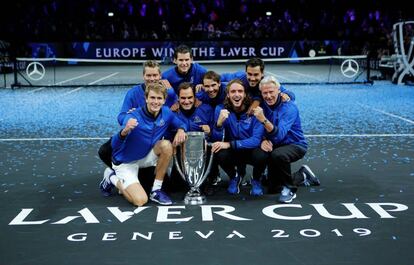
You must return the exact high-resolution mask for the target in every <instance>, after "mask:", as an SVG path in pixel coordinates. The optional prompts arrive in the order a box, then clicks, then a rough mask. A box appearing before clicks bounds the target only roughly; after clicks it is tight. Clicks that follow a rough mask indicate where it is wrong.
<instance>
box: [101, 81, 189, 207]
mask: <svg viewBox="0 0 414 265" xmlns="http://www.w3.org/2000/svg"><path fill="white" fill-rule="evenodd" d="M166 96H167V92H166V88H165V87H164V86H163V85H162V84H161V83H151V84H149V85H148V86H147V88H146V91H145V98H146V106H145V107H142V108H137V109H136V110H134V111H133V112H131V113H129V114H127V116H126V117H125V119H124V122H123V129H122V130H121V131H120V132H119V133H116V134H115V135H114V136H113V137H112V148H113V152H112V164H113V169H114V171H115V172H114V173H113V174H111V175H106V176H104V178H103V179H102V181H101V183H100V188H101V191H102V193H103V195H105V196H109V195H111V192H112V188H113V187H114V186H116V187H117V188H118V189H119V191H120V192H121V193H122V194H123V196H124V197H125V198H126V199H127V200H128V201H129V202H131V203H132V204H134V205H136V206H142V205H144V204H145V203H147V201H148V196H147V193H146V192H145V190H144V188H143V186H142V185H141V184H140V182H139V180H138V177H137V176H138V171H139V168H145V167H150V166H156V168H155V180H154V184H153V187H152V190H151V192H150V199H151V200H152V201H155V202H157V203H159V204H162V205H169V204H172V201H171V199H170V198H169V197H168V195H167V194H165V193H164V192H163V191H162V190H161V186H162V183H163V180H164V176H165V173H166V171H167V168H168V165H169V163H170V160H171V158H172V153H173V148H172V145H171V142H170V141H168V140H161V139H162V137H163V136H164V134H165V132H166V131H167V130H169V129H171V128H174V129H176V130H177V133H176V134H175V137H174V140H173V145H178V144H181V143H183V142H184V141H185V139H186V133H185V131H187V126H186V125H185V124H184V123H183V122H181V121H180V120H179V119H178V118H177V117H176V116H175V115H174V114H173V113H172V112H171V110H170V109H169V108H167V107H165V106H163V104H164V103H165V99H166Z"/></svg>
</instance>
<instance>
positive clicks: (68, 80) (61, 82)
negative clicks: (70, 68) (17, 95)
mask: <svg viewBox="0 0 414 265" xmlns="http://www.w3.org/2000/svg"><path fill="white" fill-rule="evenodd" d="M92 74H94V72H90V73H86V74H83V75H79V76H75V77H72V78H69V79H66V80H63V81H60V82H57V83H56V85H61V84H64V83H67V82H70V81H72V80H76V79H79V78H83V77H85V76H88V75H92ZM47 87H53V85H51V86H47ZM45 88H46V87H45V86H44V87H39V88H37V89H33V90H30V91H29V92H37V91H40V90H42V89H45Z"/></svg>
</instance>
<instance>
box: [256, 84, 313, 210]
mask: <svg viewBox="0 0 414 265" xmlns="http://www.w3.org/2000/svg"><path fill="white" fill-rule="evenodd" d="M259 86H260V91H261V94H262V97H263V101H264V102H263V103H262V104H261V107H259V106H258V107H256V108H255V109H254V110H253V113H254V116H255V117H256V118H257V120H258V121H259V122H260V123H262V124H263V126H262V127H264V129H265V130H266V134H265V138H264V140H263V141H262V142H261V151H260V152H261V153H262V154H261V155H267V156H268V157H269V158H268V159H269V160H268V163H267V166H268V173H269V174H268V178H269V183H268V187H269V191H270V192H271V193H272V192H275V191H278V190H279V189H280V188H281V192H280V197H279V201H280V202H283V203H290V202H292V201H293V199H295V198H296V191H297V185H307V186H309V185H316V186H318V185H320V182H319V179H318V178H317V177H316V176H315V174H314V173H313V172H312V171H311V170H310V168H309V167H308V166H307V165H304V166H302V167H301V168H300V169H299V171H297V172H295V173H294V174H293V175H292V173H291V163H293V162H295V161H297V160H299V159H301V158H302V157H304V155H305V154H306V151H307V148H308V144H307V142H306V139H305V137H304V135H303V131H302V127H301V121H300V117H299V110H298V108H297V106H296V105H295V103H293V102H291V101H285V102H284V101H282V99H281V96H280V84H279V82H278V81H277V80H276V78H274V77H273V76H266V77H264V78H263V79H262V81H261V82H260V85H259Z"/></svg>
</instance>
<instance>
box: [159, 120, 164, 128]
mask: <svg viewBox="0 0 414 265" xmlns="http://www.w3.org/2000/svg"><path fill="white" fill-rule="evenodd" d="M164 124H165V121H164V119H161V120H160V121H159V123H158V126H159V127H162V126H164Z"/></svg>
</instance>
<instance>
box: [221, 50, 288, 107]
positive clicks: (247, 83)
mask: <svg viewBox="0 0 414 265" xmlns="http://www.w3.org/2000/svg"><path fill="white" fill-rule="evenodd" d="M264 70H265V63H264V61H263V60H262V59H260V58H257V57H253V58H250V59H249V60H247V61H246V63H245V69H244V72H243V71H237V72H234V73H224V74H222V75H221V81H222V82H225V81H230V80H232V79H240V80H241V81H242V82H243V86H244V87H245V88H246V91H247V93H248V94H249V95H250V97H251V99H252V104H251V106H250V107H249V110H248V113H249V114H252V113H253V109H254V108H256V107H257V106H259V105H260V103H261V102H262V96H261V94H260V89H259V83H260V81H261V80H262V79H263V77H264V74H265V73H264ZM280 91H281V96H282V99H283V101H289V100H293V101H294V100H295V94H294V93H293V92H292V91H289V90H286V89H285V88H284V87H283V86H281V87H280Z"/></svg>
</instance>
